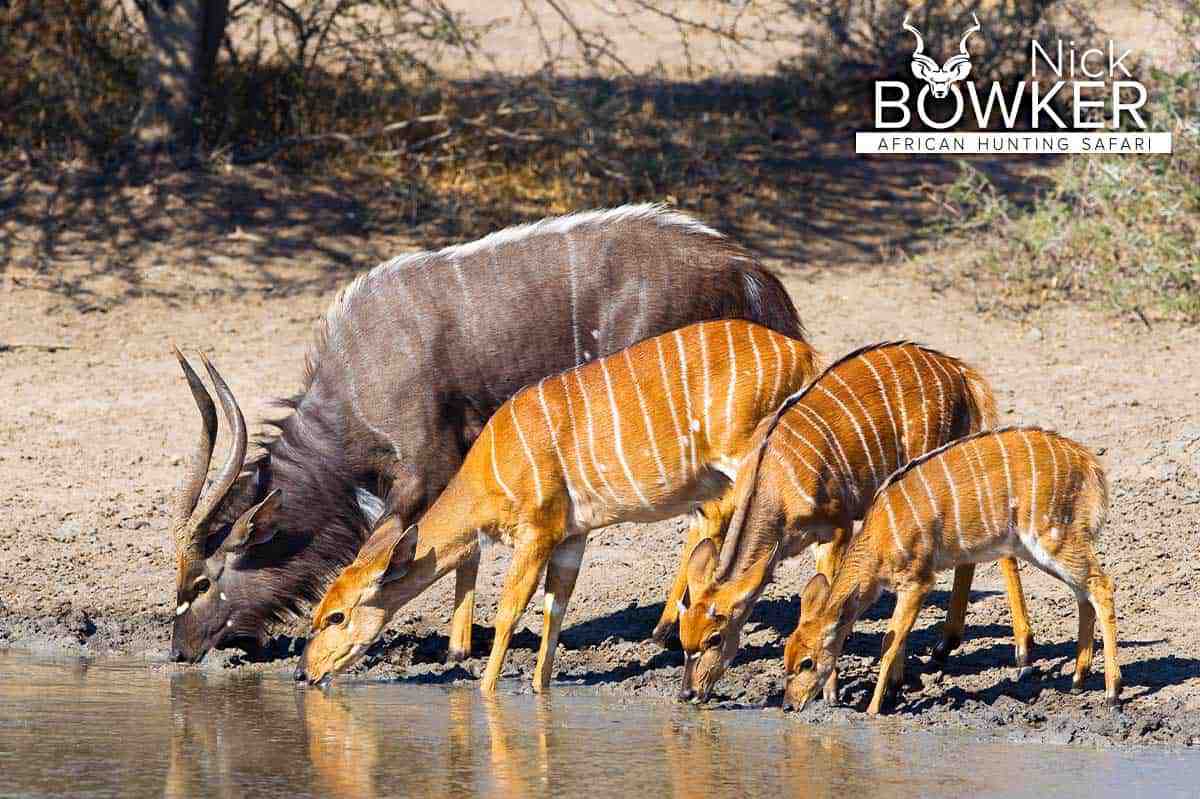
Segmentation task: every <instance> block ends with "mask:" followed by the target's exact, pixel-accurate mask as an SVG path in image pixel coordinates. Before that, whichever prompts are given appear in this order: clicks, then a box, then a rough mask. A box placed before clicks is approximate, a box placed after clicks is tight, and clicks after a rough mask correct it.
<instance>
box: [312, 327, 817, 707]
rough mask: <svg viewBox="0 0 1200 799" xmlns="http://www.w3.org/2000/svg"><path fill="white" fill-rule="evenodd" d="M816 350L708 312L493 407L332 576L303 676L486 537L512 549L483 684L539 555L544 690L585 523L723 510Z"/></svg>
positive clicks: (809, 369)
mask: <svg viewBox="0 0 1200 799" xmlns="http://www.w3.org/2000/svg"><path fill="white" fill-rule="evenodd" d="M815 361H816V356H815V353H813V351H812V349H811V348H810V347H809V346H808V345H807V344H805V343H804V342H802V341H797V340H795V339H791V338H788V337H786V336H781V335H779V334H778V333H775V332H773V331H770V330H768V329H766V328H764V327H760V326H758V325H755V324H752V323H749V322H743V321H740V320H733V321H725V322H705V323H701V324H696V325H691V326H689V327H685V328H683V329H681V330H676V331H674V332H672V333H667V334H665V335H661V336H657V337H655V338H651V339H646V340H645V341H642V342H639V343H637V344H635V345H633V346H632V347H628V348H626V349H624V350H622V351H620V352H618V353H615V354H613V355H610V356H608V357H606V358H601V359H599V360H597V361H593V362H591V363H589V364H586V365H584V366H580V367H577V368H575V369H572V370H569V371H567V372H563V373H561V374H559V375H557V376H555V377H552V378H546V379H543V380H542V381H540V382H538V383H535V384H533V385H532V386H529V387H527V388H525V389H523V390H522V391H520V392H519V393H517V394H516V396H514V397H513V398H512V399H511V400H509V401H508V402H506V403H505V404H504V405H502V406H500V409H499V410H498V411H497V412H496V413H495V415H493V416H492V418H491V419H490V420H488V422H487V424H486V425H485V427H484V430H483V433H482V434H481V435H480V437H479V439H478V440H477V441H476V442H475V444H474V446H472V447H471V449H470V451H469V452H468V453H467V456H466V458H465V460H464V461H463V467H462V468H461V469H460V470H459V471H458V473H457V474H456V475H455V476H454V478H453V479H452V480H451V482H450V484H449V485H448V486H447V487H446V490H445V491H444V492H442V494H441V496H439V497H438V499H437V500H436V501H435V502H434V503H433V505H431V506H430V509H429V511H428V512H427V513H426V514H425V515H424V516H423V517H422V518H421V520H420V521H419V522H418V523H417V524H416V525H415V526H412V527H408V528H407V529H406V528H405V527H404V526H403V525H402V524H400V523H398V522H397V521H396V520H394V519H385V520H384V521H383V522H382V523H381V524H380V526H379V527H378V529H377V530H376V532H375V533H374V534H373V535H372V536H371V539H370V540H369V541H368V542H367V543H366V545H365V546H364V547H363V549H362V551H361V552H360V553H359V556H358V558H357V559H356V560H355V561H354V563H352V564H350V565H349V566H348V567H346V569H344V570H343V571H342V573H341V574H340V575H339V576H338V578H337V579H336V580H335V581H334V583H333V584H332V585H331V586H330V588H329V590H328V592H327V593H326V595H325V597H324V598H322V600H321V602H320V604H319V605H318V606H317V608H316V610H315V611H314V613H313V633H314V635H313V638H312V640H310V641H309V644H308V647H307V648H306V649H305V651H304V659H303V662H302V663H301V669H300V671H301V672H302V675H303V676H306V677H307V679H308V680H309V681H310V682H313V683H317V684H321V683H324V682H325V681H327V680H330V679H332V677H333V676H334V675H336V674H337V673H339V672H341V671H344V670H345V669H346V668H347V667H349V666H350V665H352V664H353V663H354V662H355V661H356V660H357V659H358V658H359V657H361V656H362V653H363V652H364V651H365V650H366V648H367V646H369V644H370V643H371V641H372V640H374V638H375V637H376V636H378V634H379V633H380V632H381V631H382V630H383V627H384V625H385V624H386V623H387V621H388V619H390V618H391V616H392V615H393V614H394V613H395V612H396V611H397V610H399V608H400V607H402V606H403V605H404V604H405V603H407V602H408V601H409V600H411V599H412V598H414V597H415V596H417V595H418V594H420V593H421V592H423V591H424V590H425V589H426V588H428V587H429V586H430V585H432V584H433V583H434V582H435V581H436V580H437V579H439V578H440V577H441V576H442V575H443V574H445V573H447V572H448V571H450V570H452V569H456V568H458V566H459V565H460V564H461V563H463V562H464V561H465V560H467V559H470V558H474V557H477V555H478V550H479V541H480V539H481V538H484V537H486V538H489V539H495V540H499V541H500V542H502V543H504V544H506V545H508V546H511V547H512V548H513V550H514V553H513V564H512V566H511V568H510V570H509V573H508V577H507V580H506V581H505V586H504V593H503V596H502V597H501V599H500V604H499V608H498V609H497V611H496V621H495V628H496V637H495V642H494V643H493V645H492V654H491V658H490V659H489V661H488V665H487V670H486V671H485V672H484V675H483V680H482V683H481V687H482V689H483V690H484V691H486V692H491V691H494V690H495V688H496V681H497V679H498V678H499V676H500V670H501V667H502V665H503V662H504V657H505V654H506V652H507V650H508V644H509V640H510V636H511V635H512V632H513V629H514V627H515V625H516V624H517V622H518V621H519V620H520V617H521V614H522V613H524V611H525V607H526V605H527V604H528V602H529V600H530V598H531V597H532V595H533V592H534V590H535V589H536V588H537V583H538V579H539V577H540V575H541V573H542V571H543V570H545V571H546V612H545V616H544V618H543V625H544V626H543V633H542V646H541V651H540V652H539V654H538V661H537V668H536V671H535V674H534V683H533V684H534V690H537V691H540V690H543V689H545V688H546V686H547V685H548V684H549V682H550V674H551V670H552V667H553V661H554V650H555V647H556V646H557V642H558V634H559V629H560V627H561V625H562V621H563V617H564V615H565V614H566V610H567V603H568V602H569V601H570V598H571V594H572V592H573V590H574V588H575V580H576V578H577V576H578V574H579V569H580V565H581V562H582V559H583V552H584V547H585V545H586V543H587V536H588V534H589V533H591V532H592V531H593V530H596V529H598V528H601V527H607V526H609V525H613V524H617V523H619V522H626V521H656V520H660V519H667V518H670V517H672V516H676V515H679V514H680V513H683V512H685V511H688V510H694V509H695V508H696V507H698V506H700V505H703V504H707V505H708V506H710V507H713V508H714V509H718V510H717V515H718V517H721V516H724V517H726V518H727V515H728V514H731V513H732V506H731V505H729V504H728V502H726V501H725V500H726V498H727V496H728V494H729V487H730V480H731V478H732V476H733V475H734V474H735V473H736V471H737V467H738V464H739V463H740V461H741V460H742V459H743V457H745V455H746V454H747V452H749V451H750V447H751V440H752V437H753V435H754V431H755V429H756V428H757V426H758V424H759V422H760V421H761V420H762V419H763V418H764V417H766V416H769V415H770V413H771V412H772V411H773V410H774V409H775V408H776V407H778V406H779V403H780V402H781V401H782V400H783V399H784V397H787V396H788V395H789V394H791V393H792V392H794V391H796V390H797V389H799V388H800V387H801V386H803V385H804V384H805V383H807V382H808V381H809V380H810V379H811V378H812V376H813V373H814V372H815V370H816V369H815ZM714 501H715V502H714ZM716 526H717V528H718V529H719V528H720V527H721V526H722V525H721V519H720V518H718V520H717V525H716ZM695 529H696V527H695V526H694V527H693V530H695Z"/></svg>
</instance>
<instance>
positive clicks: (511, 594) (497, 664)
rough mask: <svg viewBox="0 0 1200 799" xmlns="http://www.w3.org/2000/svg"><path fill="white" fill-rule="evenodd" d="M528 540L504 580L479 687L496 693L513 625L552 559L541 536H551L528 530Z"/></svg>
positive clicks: (517, 554)
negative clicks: (489, 650) (490, 645)
mask: <svg viewBox="0 0 1200 799" xmlns="http://www.w3.org/2000/svg"><path fill="white" fill-rule="evenodd" d="M523 538H524V540H523V541H522V542H521V544H519V546H518V548H517V551H516V553H515V556H514V558H513V563H512V566H511V567H510V568H509V571H508V576H507V577H506V578H505V581H504V592H503V593H502V594H501V596H500V606H499V607H498V608H497V609H496V639H495V641H493V642H492V654H491V655H490V656H489V657H488V662H487V668H486V669H485V670H484V672H483V679H482V680H481V681H480V683H479V690H481V691H483V692H484V693H485V694H491V693H495V691H496V683H497V682H498V681H499V679H500V671H501V669H503V668H504V658H505V656H506V655H507V654H508V647H509V644H510V642H511V641H512V634H513V628H514V627H516V625H517V622H518V621H520V619H521V614H523V613H524V612H525V608H526V606H528V605H529V600H530V598H531V597H532V596H533V592H534V591H535V590H536V589H537V581H538V578H539V577H540V576H541V574H542V568H543V567H544V566H545V565H546V561H547V560H549V555H550V553H549V551H548V548H547V547H546V546H545V545H543V544H542V543H541V542H540V541H539V540H538V539H539V538H541V539H542V540H545V541H549V540H550V538H551V537H550V536H549V535H545V536H540V535H539V534H538V533H537V532H534V531H531V530H526V535H525V536H523Z"/></svg>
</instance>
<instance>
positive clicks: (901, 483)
mask: <svg viewBox="0 0 1200 799" xmlns="http://www.w3.org/2000/svg"><path fill="white" fill-rule="evenodd" d="M905 482H906V481H905V479H904V477H901V478H900V479H899V480H897V481H896V485H898V486H900V493H901V494H903V495H904V501H905V502H906V503H907V504H908V511H909V513H911V514H912V517H913V523H914V524H920V523H921V514H919V513H917V506H916V505H915V504H914V503H913V501H912V497H910V496H909V495H908V488H907V487H906V486H905V485H904V484H905Z"/></svg>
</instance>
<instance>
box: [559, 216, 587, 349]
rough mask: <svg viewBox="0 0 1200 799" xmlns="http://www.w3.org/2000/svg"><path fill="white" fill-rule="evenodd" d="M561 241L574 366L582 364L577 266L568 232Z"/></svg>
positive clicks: (573, 246) (571, 239) (573, 247)
mask: <svg viewBox="0 0 1200 799" xmlns="http://www.w3.org/2000/svg"><path fill="white" fill-rule="evenodd" d="M563 239H564V240H566V244H567V290H568V291H569V292H570V295H571V339H572V341H573V342H574V343H575V365H576V366H578V365H579V364H581V363H583V342H582V341H581V340H580V337H579V299H578V297H577V294H578V292H579V288H578V282H579V279H578V277H577V276H576V272H575V268H576V266H577V264H576V260H577V257H578V256H577V255H576V253H575V240H574V239H573V238H571V234H570V233H569V232H564V233H563Z"/></svg>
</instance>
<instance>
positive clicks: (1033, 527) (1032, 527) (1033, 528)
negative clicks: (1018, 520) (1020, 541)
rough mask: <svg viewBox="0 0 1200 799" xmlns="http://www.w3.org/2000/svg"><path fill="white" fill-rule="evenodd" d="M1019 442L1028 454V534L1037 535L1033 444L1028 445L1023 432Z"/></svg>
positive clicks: (1035, 461)
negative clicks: (1023, 445) (1022, 442)
mask: <svg viewBox="0 0 1200 799" xmlns="http://www.w3.org/2000/svg"><path fill="white" fill-rule="evenodd" d="M1021 440H1022V441H1024V442H1025V450H1026V451H1027V452H1028V453H1029V534H1030V535H1032V536H1036V535H1037V529H1038V523H1037V490H1038V484H1037V460H1036V459H1035V458H1034V456H1033V444H1031V443H1029V436H1028V435H1026V434H1025V431H1024V430H1022V431H1021Z"/></svg>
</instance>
